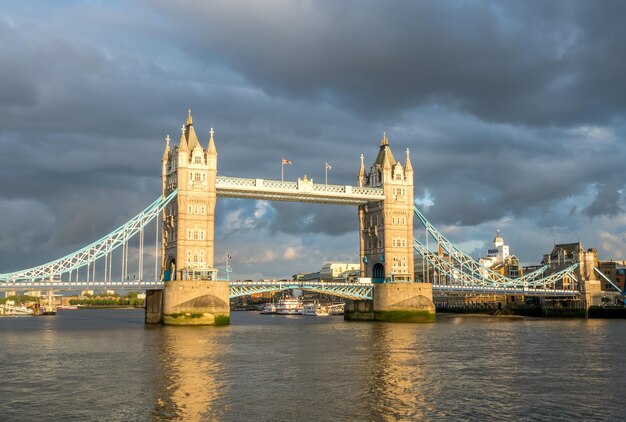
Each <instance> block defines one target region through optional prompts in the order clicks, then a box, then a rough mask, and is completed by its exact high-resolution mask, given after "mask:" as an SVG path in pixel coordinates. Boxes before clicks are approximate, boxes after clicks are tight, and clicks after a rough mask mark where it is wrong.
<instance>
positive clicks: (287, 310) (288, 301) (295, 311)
mask: <svg viewBox="0 0 626 422" xmlns="http://www.w3.org/2000/svg"><path fill="white" fill-rule="evenodd" d="M276 313H277V314H278V315H302V302H300V300H298V298H295V297H284V298H282V299H280V300H279V301H278V303H277V304H276Z"/></svg>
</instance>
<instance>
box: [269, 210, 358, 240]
mask: <svg viewBox="0 0 626 422" xmlns="http://www.w3.org/2000/svg"><path fill="white" fill-rule="evenodd" d="M272 207H273V208H274V209H275V210H276V213H277V215H276V218H275V219H274V220H273V221H272V224H271V226H270V228H271V229H272V230H274V231H281V232H283V233H289V234H298V233H304V234H308V233H322V234H326V235H330V236H340V235H343V234H345V233H349V232H356V231H358V229H359V225H358V218H357V209H356V207H349V206H341V205H332V206H329V205H319V204H290V203H281V202H276V203H274V204H272Z"/></svg>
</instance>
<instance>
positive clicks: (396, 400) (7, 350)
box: [0, 310, 626, 421]
mask: <svg viewBox="0 0 626 422" xmlns="http://www.w3.org/2000/svg"><path fill="white" fill-rule="evenodd" d="M625 351H626V321H623V320H556V319H530V318H517V319H506V318H491V317H487V318H485V317H467V316H450V315H443V314H439V315H438V320H437V322H436V323H434V324H388V323H365V322H344V321H343V319H342V317H326V318H316V317H302V316H297V317H284V316H276V315H259V314H258V313H256V312H233V313H232V314H231V325H230V326H227V327H219V328H213V327H163V326H145V325H144V323H143V310H79V311H60V312H59V314H58V315H57V316H56V317H31V318H3V319H0V357H1V362H2V382H1V383H0V398H1V402H0V420H3V421H23V420H103V421H104V420H106V421H143V420H146V421H149V420H184V421H187V420H207V421H213V420H216V421H222V420H223V421H244V420H254V421H327V420H328V421H330V420H351V421H387V420H623V419H624V417H625V413H626V404H624V398H625V394H626V365H625V364H624V353H625Z"/></svg>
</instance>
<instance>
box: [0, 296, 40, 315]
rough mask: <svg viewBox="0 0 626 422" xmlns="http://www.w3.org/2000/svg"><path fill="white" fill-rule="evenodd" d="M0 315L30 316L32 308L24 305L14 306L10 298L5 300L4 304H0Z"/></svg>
mask: <svg viewBox="0 0 626 422" xmlns="http://www.w3.org/2000/svg"><path fill="white" fill-rule="evenodd" d="M0 315H2V316H12V317H18V316H32V315H33V310H32V309H28V308H27V307H26V306H16V305H15V302H14V301H12V300H7V301H6V302H5V303H4V305H2V306H0Z"/></svg>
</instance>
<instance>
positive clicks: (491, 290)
mask: <svg viewBox="0 0 626 422" xmlns="http://www.w3.org/2000/svg"><path fill="white" fill-rule="evenodd" d="M222 281H226V280H222ZM163 286H164V283H163V282H162V281H142V282H139V281H106V282H104V281H89V282H87V281H25V282H8V283H0V291H12V290H14V291H28V290H56V291H73V290H105V289H112V290H120V289H123V290H149V289H154V290H159V289H163ZM289 289H302V290H306V291H311V292H316V293H324V294H329V295H334V296H339V297H343V298H346V299H372V290H373V284H371V283H326V282H319V281H297V280H291V281H231V282H230V297H231V298H233V297H239V296H246V295H251V294H255V293H263V292H270V291H282V290H289ZM436 292H439V293H444V294H448V293H463V294H497V295H523V296H542V297H578V296H580V292H579V291H577V290H558V289H544V288H532V287H530V288H529V287H490V286H469V285H467V286H462V285H445V284H433V293H436Z"/></svg>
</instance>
